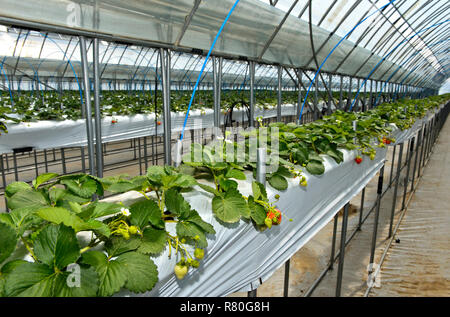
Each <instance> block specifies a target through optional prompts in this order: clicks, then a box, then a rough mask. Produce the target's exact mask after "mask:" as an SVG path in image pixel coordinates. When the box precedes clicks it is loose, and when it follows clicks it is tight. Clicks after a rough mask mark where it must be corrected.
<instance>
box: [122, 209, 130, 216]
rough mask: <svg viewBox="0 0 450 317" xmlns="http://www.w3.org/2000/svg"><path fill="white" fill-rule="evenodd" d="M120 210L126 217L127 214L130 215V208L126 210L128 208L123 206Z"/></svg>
mask: <svg viewBox="0 0 450 317" xmlns="http://www.w3.org/2000/svg"><path fill="white" fill-rule="evenodd" d="M120 212H121V213H122V214H124V215H125V216H126V217H128V216H129V215H131V213H130V210H128V209H127V208H125V207H122V208H120Z"/></svg>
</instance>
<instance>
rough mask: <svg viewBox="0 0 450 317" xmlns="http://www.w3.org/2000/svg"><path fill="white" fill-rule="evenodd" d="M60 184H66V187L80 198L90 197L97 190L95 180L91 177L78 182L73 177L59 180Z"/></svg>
mask: <svg viewBox="0 0 450 317" xmlns="http://www.w3.org/2000/svg"><path fill="white" fill-rule="evenodd" d="M60 183H61V184H63V185H65V186H67V189H68V190H69V191H71V192H72V193H73V194H75V195H77V196H80V197H82V198H91V197H92V195H94V194H95V193H96V191H97V182H96V181H95V180H93V179H89V178H88V179H87V180H85V181H81V182H78V181H76V180H73V179H66V180H61V181H60Z"/></svg>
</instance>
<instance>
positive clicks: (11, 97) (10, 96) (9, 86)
mask: <svg viewBox="0 0 450 317" xmlns="http://www.w3.org/2000/svg"><path fill="white" fill-rule="evenodd" d="M0 68H1V70H2V74H3V76H5V79H6V81H7V82H8V90H9V98H10V99H11V107H12V106H13V104H14V100H13V96H12V91H11V84H10V83H9V79H8V76H7V75H6V72H5V70H4V69H3V61H2V62H1V63H0Z"/></svg>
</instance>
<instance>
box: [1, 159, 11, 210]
mask: <svg viewBox="0 0 450 317" xmlns="http://www.w3.org/2000/svg"><path fill="white" fill-rule="evenodd" d="M0 168H1V169H2V183H3V190H4V191H6V175H5V166H4V165H3V154H0ZM3 196H4V198H5V208H6V212H9V210H8V200H7V199H6V194H4V195H3Z"/></svg>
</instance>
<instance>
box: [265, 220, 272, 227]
mask: <svg viewBox="0 0 450 317" xmlns="http://www.w3.org/2000/svg"><path fill="white" fill-rule="evenodd" d="M264 223H265V224H266V226H267V228H269V229H270V228H272V219H270V218H266V219H264Z"/></svg>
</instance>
